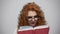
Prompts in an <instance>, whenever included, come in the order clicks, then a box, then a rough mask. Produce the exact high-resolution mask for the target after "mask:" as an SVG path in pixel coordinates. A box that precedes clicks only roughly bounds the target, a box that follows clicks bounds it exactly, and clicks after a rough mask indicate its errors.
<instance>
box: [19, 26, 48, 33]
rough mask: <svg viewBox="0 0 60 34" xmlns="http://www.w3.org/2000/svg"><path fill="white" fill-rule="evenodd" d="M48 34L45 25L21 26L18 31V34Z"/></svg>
mask: <svg viewBox="0 0 60 34" xmlns="http://www.w3.org/2000/svg"><path fill="white" fill-rule="evenodd" d="M48 33H49V27H48V26H47V25H42V26H36V27H34V28H33V27H31V26H21V27H20V29H19V30H18V34H48Z"/></svg>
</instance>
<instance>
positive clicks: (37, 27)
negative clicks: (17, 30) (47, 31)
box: [34, 25, 48, 29]
mask: <svg viewBox="0 0 60 34" xmlns="http://www.w3.org/2000/svg"><path fill="white" fill-rule="evenodd" d="M42 28H48V25H41V26H36V27H34V29H42Z"/></svg>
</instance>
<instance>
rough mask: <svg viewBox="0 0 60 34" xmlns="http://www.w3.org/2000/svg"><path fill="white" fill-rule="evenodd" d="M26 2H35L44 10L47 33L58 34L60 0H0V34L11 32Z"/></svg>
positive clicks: (59, 30)
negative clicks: (48, 29) (48, 28)
mask: <svg viewBox="0 0 60 34" xmlns="http://www.w3.org/2000/svg"><path fill="white" fill-rule="evenodd" d="M28 2H36V4H38V5H39V6H40V7H41V9H42V10H43V11H44V14H45V18H46V21H47V23H48V25H49V26H50V31H49V34H60V15H59V13H60V0H0V34H13V32H14V30H15V29H16V26H17V23H18V14H19V13H20V11H21V9H22V7H23V6H24V5H25V4H27V3H28Z"/></svg>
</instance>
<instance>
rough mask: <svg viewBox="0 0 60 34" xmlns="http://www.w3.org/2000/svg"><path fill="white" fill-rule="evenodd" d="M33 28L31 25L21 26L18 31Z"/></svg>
mask: <svg viewBox="0 0 60 34" xmlns="http://www.w3.org/2000/svg"><path fill="white" fill-rule="evenodd" d="M26 30H33V27H32V26H21V27H20V29H19V30H18V31H26Z"/></svg>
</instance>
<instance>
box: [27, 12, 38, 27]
mask: <svg viewBox="0 0 60 34" xmlns="http://www.w3.org/2000/svg"><path fill="white" fill-rule="evenodd" d="M36 15H37V13H36V12H35V11H28V23H29V25H30V26H32V27H34V26H35V25H36V23H37V20H38V18H37V16H36Z"/></svg>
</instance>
